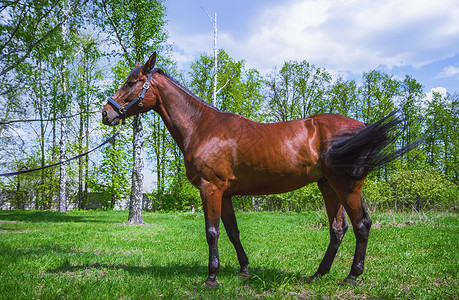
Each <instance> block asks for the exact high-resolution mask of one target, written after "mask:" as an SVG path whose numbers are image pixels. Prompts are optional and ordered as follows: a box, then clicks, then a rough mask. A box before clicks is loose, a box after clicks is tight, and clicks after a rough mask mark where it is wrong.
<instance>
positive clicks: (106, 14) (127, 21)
mask: <svg viewBox="0 0 459 300" xmlns="http://www.w3.org/2000/svg"><path fill="white" fill-rule="evenodd" d="M99 7H100V9H101V11H102V12H103V13H102V14H101V15H100V17H101V24H99V25H101V26H103V28H105V29H106V30H107V31H108V32H109V33H110V38H111V40H112V42H113V44H115V45H116V46H118V47H119V49H120V50H121V57H122V62H123V63H124V66H126V67H127V68H129V69H130V68H133V67H134V66H135V63H136V62H142V63H143V62H145V59H146V58H148V57H149V55H150V54H151V53H152V52H153V51H154V50H156V51H158V52H159V53H161V51H162V50H163V49H164V48H163V44H164V43H165V41H166V38H167V34H166V32H165V30H164V25H165V21H164V17H165V6H164V4H163V2H162V1H157V0H145V1H140V2H139V1H135V0H128V1H121V0H110V1H108V0H102V1H101V2H100V3H99ZM135 118H136V120H135V121H134V129H133V151H132V152H133V157H134V162H133V168H132V178H131V181H132V184H131V197H130V203H131V205H130V213H129V223H143V218H142V198H143V151H142V148H143V143H144V139H143V126H142V123H141V121H140V116H139V117H135Z"/></svg>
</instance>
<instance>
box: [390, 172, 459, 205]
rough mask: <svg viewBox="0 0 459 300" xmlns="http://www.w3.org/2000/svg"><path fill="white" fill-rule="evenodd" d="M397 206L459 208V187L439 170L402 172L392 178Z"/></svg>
mask: <svg viewBox="0 0 459 300" xmlns="http://www.w3.org/2000/svg"><path fill="white" fill-rule="evenodd" d="M390 182H391V186H392V189H393V198H394V202H395V206H396V207H397V206H401V207H403V208H408V209H410V208H413V209H415V210H425V209H451V208H456V207H457V201H458V200H459V187H458V186H457V185H456V184H454V183H452V182H451V181H449V180H448V178H447V176H446V175H444V174H442V173H441V172H440V171H439V170H435V169H429V170H400V171H398V172H397V173H395V174H393V175H392V177H391V180H390Z"/></svg>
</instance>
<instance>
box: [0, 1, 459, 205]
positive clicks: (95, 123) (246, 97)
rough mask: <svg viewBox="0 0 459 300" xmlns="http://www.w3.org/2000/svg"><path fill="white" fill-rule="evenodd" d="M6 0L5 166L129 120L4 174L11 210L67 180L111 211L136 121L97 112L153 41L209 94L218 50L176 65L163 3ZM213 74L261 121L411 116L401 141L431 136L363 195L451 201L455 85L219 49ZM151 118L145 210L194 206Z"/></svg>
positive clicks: (169, 63)
mask: <svg viewBox="0 0 459 300" xmlns="http://www.w3.org/2000/svg"><path fill="white" fill-rule="evenodd" d="M0 10H1V12H2V15H3V16H5V19H4V21H2V22H1V23H0V37H1V41H2V44H1V46H0V47H1V49H2V51H1V55H0V65H1V69H0V103H1V107H2V108H3V109H2V112H3V114H2V115H1V116H0V145H1V148H0V151H1V157H2V160H1V170H2V171H4V172H9V171H16V170H27V169H32V168H37V167H41V166H45V165H48V164H52V163H56V162H58V161H59V160H63V158H69V157H72V156H74V155H77V154H78V153H83V152H85V151H88V150H89V149H91V148H93V147H95V146H97V145H99V144H100V143H101V142H102V141H103V140H105V139H106V138H107V137H109V136H111V135H112V134H113V133H114V132H116V131H118V130H122V134H120V135H119V136H118V137H117V138H116V139H114V140H112V141H111V142H110V143H109V144H108V145H107V146H105V147H103V148H102V149H101V150H100V151H96V152H94V153H92V154H91V155H89V156H86V157H82V158H80V159H77V160H74V161H72V162H69V163H67V164H65V165H64V167H62V168H60V167H52V168H48V169H44V170H40V171H37V172H33V173H28V174H23V175H18V176H13V177H3V178H2V180H1V181H0V189H1V190H3V191H5V193H3V194H4V195H7V200H8V201H9V202H10V203H11V204H12V207H14V208H24V207H29V208H35V209H51V208H56V205H57V202H58V200H57V199H58V198H59V197H63V196H62V194H60V193H62V188H61V187H62V186H65V187H66V188H65V189H64V190H63V193H64V194H65V195H64V197H67V198H68V199H69V202H71V203H73V204H74V205H75V207H77V208H82V209H84V208H87V207H89V206H90V204H91V203H92V202H93V201H94V199H93V198H94V197H93V196H94V195H97V199H99V200H98V201H99V202H101V204H102V207H104V208H108V209H110V208H113V207H115V205H116V204H117V203H118V202H120V201H121V200H123V199H127V198H129V195H130V189H131V176H132V175H131V172H132V166H133V161H132V147H133V146H132V140H133V131H132V129H131V128H127V127H116V128H112V127H107V126H103V125H102V124H101V116H100V111H101V108H102V106H103V104H104V103H105V98H106V97H107V96H111V95H113V93H114V92H115V91H116V90H117V89H118V87H119V86H120V84H122V83H123V80H124V79H125V78H126V76H127V74H128V73H129V71H130V70H131V69H132V68H133V67H134V66H135V64H136V62H144V61H145V59H146V58H148V56H149V55H150V54H151V53H152V52H153V51H157V52H158V54H159V63H158V64H159V65H160V66H161V67H162V68H163V69H164V70H165V71H167V72H168V73H170V74H171V75H172V76H174V77H175V78H176V79H177V80H178V81H179V82H181V83H182V84H183V86H185V87H188V88H189V89H190V90H191V91H192V92H193V93H195V94H196V95H197V96H198V97H200V98H201V99H202V100H203V101H206V102H208V103H211V102H212V95H213V75H214V65H213V63H214V58H213V56H211V55H208V54H205V53H203V54H201V56H200V57H199V58H197V59H196V60H195V61H194V62H193V63H192V64H191V66H190V69H189V70H178V68H177V67H176V65H175V63H174V61H173V60H172V59H171V57H172V56H171V53H172V47H171V46H170V45H169V44H168V35H167V32H166V30H165V28H164V25H165V23H166V21H165V20H166V8H165V6H164V3H163V2H162V1H155V0H145V1H143V2H141V3H140V4H139V3H138V2H136V1H131V0H127V1H119V0H116V1H115V0H113V1H112V0H110V1H109V0H94V1H88V0H86V1H69V0H50V1H44V0H37V1H26V0H19V1H14V2H8V1H2V6H1V7H0ZM126 12H130V13H126ZM152 12H154V13H152ZM145 20H148V22H146V21H145ZM145 24H147V25H145ZM217 75H218V76H217V78H218V81H217V90H218V94H217V103H216V106H217V108H219V109H220V110H222V111H229V112H233V113H237V114H240V115H243V116H246V117H248V118H250V119H252V120H255V121H258V122H281V121H288V120H293V119H298V118H305V117H308V116H310V115H314V114H319V113H338V114H341V115H345V116H349V117H352V118H355V119H357V120H360V121H362V122H365V123H372V122H375V121H377V120H380V119H381V118H382V117H384V116H386V115H387V114H388V113H390V112H391V111H393V110H398V116H399V117H400V118H402V119H403V120H404V122H403V124H401V130H402V131H401V134H400V136H399V137H398V139H397V141H396V145H395V146H398V147H403V146H404V145H407V144H409V143H411V142H413V141H416V140H418V139H420V138H424V142H423V143H422V144H421V145H420V146H419V147H418V148H416V149H415V150H413V151H411V152H409V153H408V154H406V155H404V156H403V157H402V158H401V159H399V160H397V161H394V162H392V163H390V164H388V165H387V166H385V167H383V168H381V169H378V170H375V171H373V172H372V173H371V174H370V175H369V177H368V180H367V181H366V184H365V187H364V192H363V196H364V198H365V202H366V203H367V205H369V206H370V207H372V208H397V209H416V210H419V209H430V208H437V209H456V206H457V200H458V194H459V189H458V183H459V170H458V165H459V162H458V151H459V150H458V149H459V145H458V143H459V142H458V140H459V138H458V132H459V129H458V124H459V108H458V103H459V94H457V93H448V94H440V93H433V94H432V95H431V96H430V97H427V96H426V93H425V91H424V90H423V86H422V84H421V83H420V82H418V81H417V80H416V79H415V78H413V77H412V76H406V77H405V78H401V79H400V78H396V77H395V76H392V75H391V74H387V73H385V72H382V71H379V70H370V71H368V72H365V73H363V74H362V76H361V78H360V79H359V80H349V79H346V78H343V77H338V78H336V77H333V76H332V75H331V74H330V72H328V71H327V70H326V69H324V68H321V67H318V66H315V65H314V64H311V63H310V62H308V61H307V58H305V60H302V61H285V62H284V63H283V65H282V67H280V68H273V69H272V70H271V72H269V73H268V74H261V73H260V72H259V71H258V70H256V69H251V68H247V67H246V64H245V61H244V60H236V59H234V58H232V57H231V55H230V53H227V52H226V51H224V50H223V49H220V50H219V51H218V72H217ZM142 124H143V128H144V133H143V135H144V138H145V141H144V152H145V161H146V168H148V169H150V170H151V171H152V172H153V173H154V177H155V184H154V186H153V187H152V190H151V191H150V192H149V193H147V196H148V197H149V198H150V200H151V205H150V207H148V208H149V209H152V210H189V209H191V208H192V207H194V208H198V207H199V206H200V198H199V192H198V191H197V190H196V189H195V188H194V187H192V186H191V185H190V184H189V182H188V181H187V179H186V176H185V170H184V165H183V158H182V154H181V152H180V150H179V149H178V147H177V146H176V145H175V144H174V141H173V140H172V138H171V136H170V135H169V133H168V131H167V129H166V128H165V126H164V125H163V123H162V121H161V120H160V118H159V117H158V116H157V115H156V114H155V113H154V112H150V113H148V114H144V115H143V116H142ZM228 130H231V128H228ZM1 173H3V172H1ZM3 201H5V200H3ZM234 201H235V206H236V207H238V208H239V209H244V210H283V211H302V210H310V209H318V208H322V207H323V204H322V202H323V201H322V196H321V194H320V192H319V191H318V188H317V186H316V185H309V186H307V187H304V188H302V189H299V190H296V191H293V192H290V193H286V194H280V195H269V196H257V197H246V196H244V197H236V198H235V199H234ZM0 204H1V203H0Z"/></svg>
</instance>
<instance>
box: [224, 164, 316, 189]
mask: <svg viewBox="0 0 459 300" xmlns="http://www.w3.org/2000/svg"><path fill="white" fill-rule="evenodd" d="M238 175H239V176H236V177H235V178H234V180H231V181H230V186H229V188H228V190H227V192H228V193H230V194H232V195H267V194H279V193H285V192H289V191H293V190H295V189H298V188H300V187H303V186H305V185H307V184H310V183H312V182H316V181H317V180H319V178H320V177H322V173H321V171H320V168H318V167H313V168H305V169H303V170H301V171H299V170H297V172H288V171H284V172H250V171H249V172H246V173H245V174H238Z"/></svg>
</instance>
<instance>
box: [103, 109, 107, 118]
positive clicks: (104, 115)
mask: <svg viewBox="0 0 459 300" xmlns="http://www.w3.org/2000/svg"><path fill="white" fill-rule="evenodd" d="M102 117H104V118H105V117H107V111H106V110H103V111H102Z"/></svg>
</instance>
